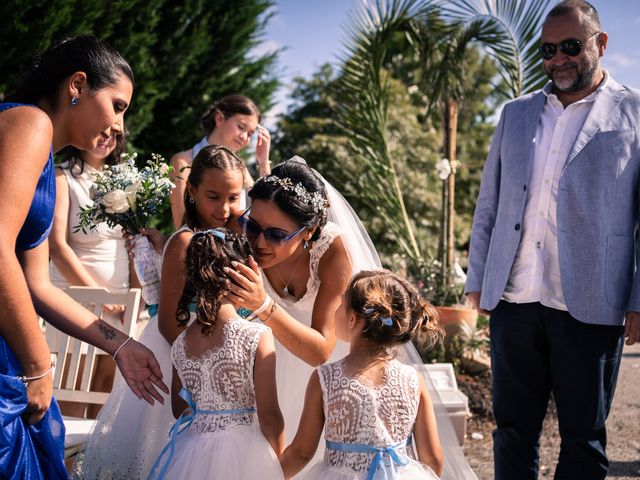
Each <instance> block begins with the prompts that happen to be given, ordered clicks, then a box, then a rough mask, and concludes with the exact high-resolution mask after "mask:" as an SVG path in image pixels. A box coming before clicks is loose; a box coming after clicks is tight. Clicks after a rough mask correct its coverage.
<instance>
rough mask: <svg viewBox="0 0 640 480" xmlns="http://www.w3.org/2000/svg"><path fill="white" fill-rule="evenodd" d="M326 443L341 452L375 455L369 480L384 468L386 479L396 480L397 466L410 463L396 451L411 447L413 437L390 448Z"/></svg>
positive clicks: (328, 441) (330, 447)
mask: <svg viewBox="0 0 640 480" xmlns="http://www.w3.org/2000/svg"><path fill="white" fill-rule="evenodd" d="M325 442H326V446H327V448H329V449H331V450H337V451H339V452H355V453H375V455H374V456H373V459H372V460H371V465H370V466H369V471H368V472H367V480H373V477H375V475H376V472H377V470H378V468H382V471H383V473H384V478H385V479H387V480H394V479H395V478H397V476H396V467H395V466H396V465H398V466H404V465H406V464H408V463H409V459H408V458H407V457H406V456H405V455H400V454H399V453H398V452H397V451H396V449H397V448H398V447H402V446H404V445H407V446H408V445H411V437H409V438H407V439H406V440H404V441H402V442H400V443H396V444H395V445H390V446H388V447H374V446H373V445H365V444H362V443H342V442H332V441H331V440H326V441H325ZM385 457H386V459H388V460H389V463H388V464H387V463H386V462H385ZM387 467H389V475H387Z"/></svg>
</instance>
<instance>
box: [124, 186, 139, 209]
mask: <svg viewBox="0 0 640 480" xmlns="http://www.w3.org/2000/svg"><path fill="white" fill-rule="evenodd" d="M141 189H142V182H141V181H140V180H138V181H136V182H133V183H132V184H130V185H127V188H125V189H124V192H125V193H126V194H127V201H128V202H129V206H130V207H131V208H132V209H133V210H135V209H136V195H137V194H138V192H139V191H140V190H141Z"/></svg>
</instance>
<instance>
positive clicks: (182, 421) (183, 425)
mask: <svg viewBox="0 0 640 480" xmlns="http://www.w3.org/2000/svg"><path fill="white" fill-rule="evenodd" d="M178 395H179V396H180V398H182V399H183V400H184V401H185V402H187V405H188V407H187V408H186V409H185V410H184V412H182V414H181V415H180V416H179V417H178V419H177V420H176V423H174V424H173V426H172V427H171V429H170V430H169V441H168V442H167V444H166V445H165V446H164V448H163V449H162V451H161V452H160V455H158V458H157V459H156V461H155V463H154V464H153V467H151V472H150V473H149V477H148V480H152V479H154V478H157V479H163V478H164V476H165V475H166V474H167V470H168V468H169V465H170V464H171V459H172V458H173V453H174V451H175V448H176V440H177V439H178V435H180V434H181V433H182V432H184V431H185V430H187V429H188V428H189V426H191V424H192V423H193V420H194V419H195V417H196V415H233V414H240V413H253V412H255V411H256V409H255V408H254V407H247V408H233V409H229V410H198V409H197V408H196V402H195V401H194V400H193V397H192V396H191V393H190V392H189V390H187V389H186V388H184V387H182V389H181V390H180V392H179V393H178ZM167 451H168V452H169V456H168V457H167V459H166V460H165V461H164V463H163V464H162V468H161V469H160V472H159V473H158V475H157V476H154V473H155V471H156V469H157V468H158V466H159V465H160V461H161V460H162V457H164V455H165V453H167Z"/></svg>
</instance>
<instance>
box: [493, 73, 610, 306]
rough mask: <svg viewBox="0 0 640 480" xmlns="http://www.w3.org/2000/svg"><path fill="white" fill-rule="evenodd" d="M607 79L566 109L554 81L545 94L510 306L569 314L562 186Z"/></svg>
mask: <svg viewBox="0 0 640 480" xmlns="http://www.w3.org/2000/svg"><path fill="white" fill-rule="evenodd" d="M604 75H605V77H604V81H603V82H602V83H601V84H600V86H599V87H598V89H597V90H596V91H595V92H593V93H592V94H591V95H589V96H587V97H585V98H583V99H582V100H580V101H577V102H575V103H572V104H570V105H568V106H567V108H564V107H563V105H562V103H560V101H559V100H558V97H557V96H556V95H554V94H553V93H551V82H549V83H548V84H547V85H546V86H545V87H544V89H543V92H544V94H545V95H546V96H547V101H546V104H545V106H544V109H543V110H542V114H541V115H540V121H539V123H538V128H537V130H536V137H535V138H534V139H533V142H534V143H535V146H534V156H533V168H532V171H531V178H530V181H529V185H528V186H527V202H526V204H525V210H524V217H523V222H522V238H521V240H520V245H519V247H518V252H517V253H516V257H515V259H514V262H513V266H512V267H511V273H510V274H509V280H508V282H507V286H506V288H505V291H504V294H503V297H502V298H503V299H504V300H506V301H508V302H515V303H528V302H540V303H542V304H543V305H545V306H547V307H551V308H555V309H558V310H565V311H566V310H567V307H566V305H565V302H564V295H563V293H562V285H561V282H560V263H559V260H558V234H557V221H556V206H557V201H558V183H559V181H560V177H561V175H562V173H563V170H564V166H565V163H566V161H567V157H568V156H569V153H570V152H571V149H572V147H573V144H574V143H575V141H576V138H577V136H578V133H580V130H581V129H582V126H583V125H584V121H585V120H586V118H587V115H588V114H589V112H590V111H591V107H592V105H593V101H594V100H595V98H596V96H597V95H598V93H599V92H600V91H601V90H602V89H604V88H607V83H608V82H607V81H608V78H609V75H608V74H607V73H606V72H605V74H604Z"/></svg>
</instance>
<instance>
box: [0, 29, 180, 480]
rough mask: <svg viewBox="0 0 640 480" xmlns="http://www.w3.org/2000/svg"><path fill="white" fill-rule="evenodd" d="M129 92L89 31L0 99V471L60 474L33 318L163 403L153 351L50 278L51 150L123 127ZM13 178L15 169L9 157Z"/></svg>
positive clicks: (60, 449) (84, 143)
mask: <svg viewBox="0 0 640 480" xmlns="http://www.w3.org/2000/svg"><path fill="white" fill-rule="evenodd" d="M132 93H133V74H132V72H131V69H130V68H129V65H128V64H127V62H126V61H125V60H124V59H123V58H122V57H121V56H120V54H118V52H116V51H115V50H113V49H112V48H111V47H110V46H109V45H107V44H106V43H104V42H102V41H101V40H99V39H97V38H94V37H87V36H79V37H74V38H70V39H67V40H65V41H62V42H60V43H58V44H56V45H54V46H53V47H51V48H50V49H49V50H47V51H46V52H44V53H42V54H41V56H40V57H39V58H38V60H37V61H36V63H35V66H34V67H33V69H32V70H31V72H30V74H29V75H28V76H27V78H26V80H25V81H24V83H23V84H22V85H21V86H20V88H18V90H17V91H16V93H14V94H13V95H11V96H10V97H9V98H10V99H11V102H12V103H0V191H2V193H3V195H2V196H0V210H1V211H2V212H3V214H2V216H0V257H1V258H2V265H3V268H2V269H1V271H0V304H1V305H3V307H4V315H3V316H2V320H1V321H0V397H1V399H2V404H3V405H4V406H5V408H3V409H2V413H0V423H1V424H2V426H3V428H2V429H1V431H0V444H1V445H3V453H2V455H1V456H0V477H3V478H34V479H38V478H66V476H67V475H66V471H65V468H64V463H63V454H64V426H63V421H62V417H61V416H60V413H59V410H58V406H57V403H56V402H55V400H53V399H52V387H53V384H52V372H53V365H52V363H51V355H50V352H49V348H48V347H47V344H46V342H45V339H44V336H43V335H42V332H41V330H40V325H39V322H38V314H39V315H40V316H42V317H43V318H44V319H45V320H46V321H47V322H50V323H51V324H52V325H54V326H55V327H56V328H59V329H61V330H63V331H65V332H67V333H69V334H71V335H74V336H76V337H78V338H80V339H81V340H84V341H87V342H89V343H91V344H93V345H95V346H97V347H99V348H100V349H102V350H104V351H106V352H108V353H110V354H111V355H112V356H113V357H114V358H115V360H116V363H117V365H118V367H119V368H120V370H121V372H122V374H123V376H124V378H125V379H126V381H127V384H128V385H129V386H130V387H131V389H132V390H133V391H134V392H135V394H136V396H138V397H139V398H143V397H144V398H145V399H146V400H147V401H149V402H150V403H153V399H154V398H155V399H157V400H158V401H160V402H162V397H161V395H160V394H159V393H158V391H157V390H156V387H155V386H154V385H156V386H158V387H160V388H161V389H163V390H166V391H168V389H167V388H166V386H165V385H164V384H163V383H162V380H161V377H162V374H161V372H160V368H159V366H158V364H157V362H156V360H155V358H154V357H153V354H152V353H151V352H150V351H149V350H148V349H147V348H146V347H144V346H143V345H141V344H140V343H138V342H135V341H132V340H131V338H129V337H127V336H126V335H124V334H123V333H122V332H120V331H119V330H117V329H115V328H113V327H112V326H111V325H109V324H108V323H106V322H104V321H102V320H101V319H99V318H97V317H96V315H95V314H93V313H90V312H89V311H87V310H85V309H84V308H82V307H81V306H80V305H78V304H77V303H76V302H74V301H73V300H72V299H71V298H70V297H68V296H67V295H66V294H65V293H64V292H62V291H61V290H60V289H58V288H56V287H54V286H53V285H52V284H51V281H50V279H49V248H48V243H47V236H48V234H49V231H50V229H51V223H52V220H53V212H54V204H55V174H54V168H53V152H55V151H58V150H60V149H62V148H63V147H65V146H67V145H73V146H75V147H77V148H80V149H83V150H92V149H94V148H95V147H96V145H97V144H98V142H100V141H107V139H108V138H109V137H110V136H111V135H112V134H115V133H118V132H120V131H121V130H122V127H121V125H123V115H124V112H125V110H126V109H127V107H128V105H129V103H130V101H131V96H132ZM17 162H19V163H20V175H16V170H15V168H16V163H17Z"/></svg>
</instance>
